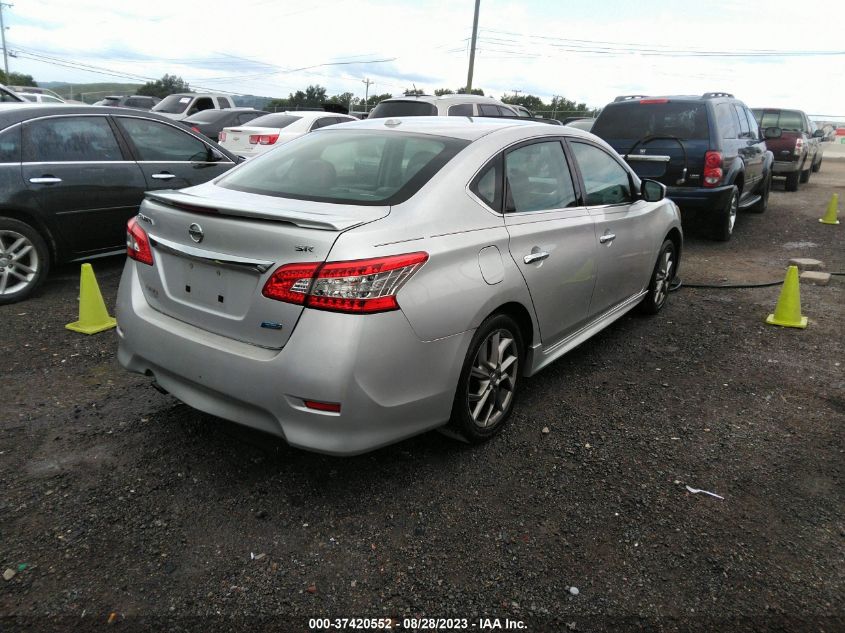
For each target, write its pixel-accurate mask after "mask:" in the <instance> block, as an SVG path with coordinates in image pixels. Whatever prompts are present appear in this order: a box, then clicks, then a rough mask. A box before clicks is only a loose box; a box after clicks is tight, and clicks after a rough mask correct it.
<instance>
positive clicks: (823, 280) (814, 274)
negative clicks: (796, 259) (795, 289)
mask: <svg viewBox="0 0 845 633" xmlns="http://www.w3.org/2000/svg"><path fill="white" fill-rule="evenodd" d="M799 278H800V279H801V281H804V282H807V283H810V284H813V285H814V286H826V285H827V284H828V283H830V273H822V272H818V271H813V270H807V271H804V272H803V273H801V275H800V276H799Z"/></svg>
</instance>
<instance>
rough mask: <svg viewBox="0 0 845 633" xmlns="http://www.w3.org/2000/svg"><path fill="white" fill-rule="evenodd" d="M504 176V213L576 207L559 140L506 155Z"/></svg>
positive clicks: (526, 146)
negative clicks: (506, 188)
mask: <svg viewBox="0 0 845 633" xmlns="http://www.w3.org/2000/svg"><path fill="white" fill-rule="evenodd" d="M505 175H506V176H507V183H508V190H507V203H506V205H505V210H506V211H508V212H516V213H520V212H523V211H541V210H546V209H564V208H566V207H574V206H577V204H578V202H577V198H576V196H575V187H574V186H573V185H572V176H571V175H570V173H569V166H568V165H567V164H566V156H565V155H564V153H563V146H562V145H561V144H560V141H547V142H542V143H532V144H531V145H525V146H523V147H519V148H517V149H515V150H513V151H511V152H508V154H507V155H506V156H505Z"/></svg>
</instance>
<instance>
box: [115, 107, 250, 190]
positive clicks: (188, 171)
mask: <svg viewBox="0 0 845 633" xmlns="http://www.w3.org/2000/svg"><path fill="white" fill-rule="evenodd" d="M115 120H116V121H117V122H118V124H119V125H120V128H121V129H122V130H123V133H124V134H125V136H126V138H127V140H128V141H129V144H130V146H131V147H132V148H133V150H134V152H135V154H136V156H137V158H138V164H139V165H140V166H141V170H142V171H143V172H144V177H145V178H146V179H147V189H150V190H153V189H181V188H183V187H190V186H191V185H199V184H202V183H204V182H206V181H208V180H211V179H212V178H216V177H217V176H219V175H220V174H222V173H223V172H225V171H227V170H228V169H231V168H232V167H233V166H234V163H233V162H232V161H230V160H229V159H228V158H226V157H224V156H223V155H222V154H220V153H219V152H218V151H217V150H215V149H214V148H213V147H211V145H209V144H207V143H205V142H204V141H202V140H200V139H198V138H197V137H196V136H193V135H192V134H190V133H189V132H187V131H186V130H183V129H181V128H179V127H176V126H175V125H171V124H169V123H163V122H161V121H156V120H153V119H146V118H143V117H133V116H118V117H115Z"/></svg>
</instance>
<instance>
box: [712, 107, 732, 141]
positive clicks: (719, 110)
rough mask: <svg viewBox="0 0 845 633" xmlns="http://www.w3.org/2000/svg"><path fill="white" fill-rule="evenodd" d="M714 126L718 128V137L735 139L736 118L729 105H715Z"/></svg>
mask: <svg viewBox="0 0 845 633" xmlns="http://www.w3.org/2000/svg"><path fill="white" fill-rule="evenodd" d="M716 126H717V127H718V128H719V135H720V136H721V137H722V138H736V135H737V127H736V118H735V117H734V112H733V107H732V106H731V104H729V103H717V104H716Z"/></svg>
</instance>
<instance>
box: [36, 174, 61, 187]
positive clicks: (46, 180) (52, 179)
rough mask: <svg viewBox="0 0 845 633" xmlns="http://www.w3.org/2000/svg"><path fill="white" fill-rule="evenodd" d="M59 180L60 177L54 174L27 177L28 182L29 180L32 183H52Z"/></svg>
mask: <svg viewBox="0 0 845 633" xmlns="http://www.w3.org/2000/svg"><path fill="white" fill-rule="evenodd" d="M61 181H62V179H61V178H56V177H55V176H41V177H40V178H30V179H29V182H31V183H32V184H33V185H52V184H55V183H57V182H61Z"/></svg>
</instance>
